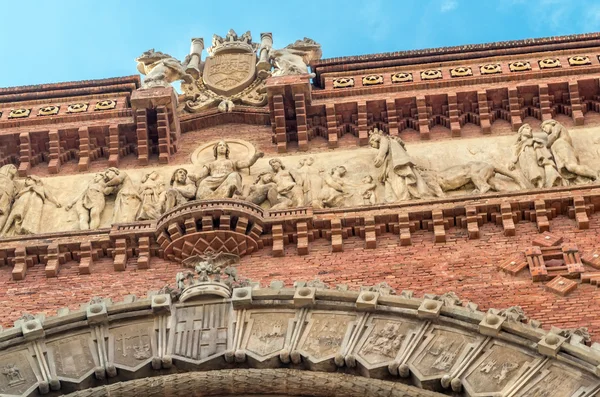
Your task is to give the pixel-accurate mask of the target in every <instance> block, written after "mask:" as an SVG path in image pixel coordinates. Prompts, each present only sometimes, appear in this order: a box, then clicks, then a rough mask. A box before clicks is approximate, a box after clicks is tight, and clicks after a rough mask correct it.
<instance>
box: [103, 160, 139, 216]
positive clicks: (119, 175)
mask: <svg viewBox="0 0 600 397" xmlns="http://www.w3.org/2000/svg"><path fill="white" fill-rule="evenodd" d="M105 175H106V186H109V187H114V188H118V193H117V196H116V198H115V208H114V210H113V211H114V212H113V220H112V223H131V222H134V221H135V220H136V216H137V214H138V211H139V209H140V205H141V203H142V199H141V198H140V195H139V191H138V189H137V188H136V186H135V185H134V184H133V182H132V181H131V178H130V177H129V175H127V173H125V172H123V171H120V170H119V169H118V168H114V167H113V168H109V169H108V170H106V172H105Z"/></svg>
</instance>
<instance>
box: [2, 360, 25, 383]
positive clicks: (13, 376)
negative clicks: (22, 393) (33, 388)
mask: <svg viewBox="0 0 600 397" xmlns="http://www.w3.org/2000/svg"><path fill="white" fill-rule="evenodd" d="M2 374H3V375H4V376H6V380H7V383H8V386H9V387H14V386H17V385H20V384H23V383H25V378H24V377H23V375H22V374H21V370H19V368H17V366H16V365H14V364H8V365H6V366H4V367H2Z"/></svg>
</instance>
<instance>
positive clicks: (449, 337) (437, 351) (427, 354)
mask: <svg viewBox="0 0 600 397" xmlns="http://www.w3.org/2000/svg"><path fill="white" fill-rule="evenodd" d="M484 339H485V338H484V337H482V336H479V335H475V334H472V333H470V332H467V331H462V330H460V329H457V328H451V327H445V326H443V325H437V324H432V325H431V326H430V327H429V328H428V331H427V333H426V334H425V338H424V340H423V342H422V343H421V344H420V346H419V348H418V349H417V350H416V352H415V354H414V356H413V358H412V359H411V360H410V362H409V366H410V370H411V372H412V373H413V374H415V376H416V378H417V379H418V380H419V382H420V383H421V384H424V383H426V382H431V381H433V380H435V381H438V380H439V379H441V378H442V376H443V375H446V374H450V373H452V372H454V371H455V370H456V369H457V368H458V367H459V366H460V365H461V363H463V362H465V360H467V359H468V358H469V357H470V356H471V354H472V353H473V352H474V350H476V348H477V347H478V346H480V345H481V343H483V341H484Z"/></svg>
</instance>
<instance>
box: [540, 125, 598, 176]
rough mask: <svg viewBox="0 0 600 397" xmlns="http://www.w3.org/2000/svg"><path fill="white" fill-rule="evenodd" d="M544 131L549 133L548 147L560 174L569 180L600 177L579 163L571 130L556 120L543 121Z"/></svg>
mask: <svg viewBox="0 0 600 397" xmlns="http://www.w3.org/2000/svg"><path fill="white" fill-rule="evenodd" d="M541 127H542V131H544V132H545V133H546V134H548V144H547V146H548V148H549V149H550V150H551V151H552V155H553V156H554V161H556V166H557V168H558V171H559V172H560V175H561V176H562V177H563V178H564V179H566V180H568V181H569V182H571V183H573V182H575V183H577V182H582V181H583V180H582V178H589V179H592V180H596V179H598V173H597V172H596V171H594V170H592V169H591V168H589V167H587V166H585V165H583V164H579V157H578V156H577V152H576V151H575V148H574V147H573V141H572V140H571V135H570V134H569V131H567V129H566V128H565V126H563V125H562V124H561V123H559V122H558V121H556V120H546V121H544V122H543V123H542V126H541Z"/></svg>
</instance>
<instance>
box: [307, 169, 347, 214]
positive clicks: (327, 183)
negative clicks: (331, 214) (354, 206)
mask: <svg viewBox="0 0 600 397" xmlns="http://www.w3.org/2000/svg"><path fill="white" fill-rule="evenodd" d="M346 172H347V170H346V167H344V166H343V165H340V166H337V167H334V168H332V169H331V171H330V172H325V170H320V171H319V175H320V176H321V179H322V180H323V184H322V187H321V192H320V193H319V195H318V198H317V200H315V201H313V207H315V208H337V207H343V206H344V203H345V200H346V199H347V198H349V197H350V196H352V193H351V192H350V190H351V188H350V186H348V185H347V184H346V182H345V181H344V176H345V175H346Z"/></svg>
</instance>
